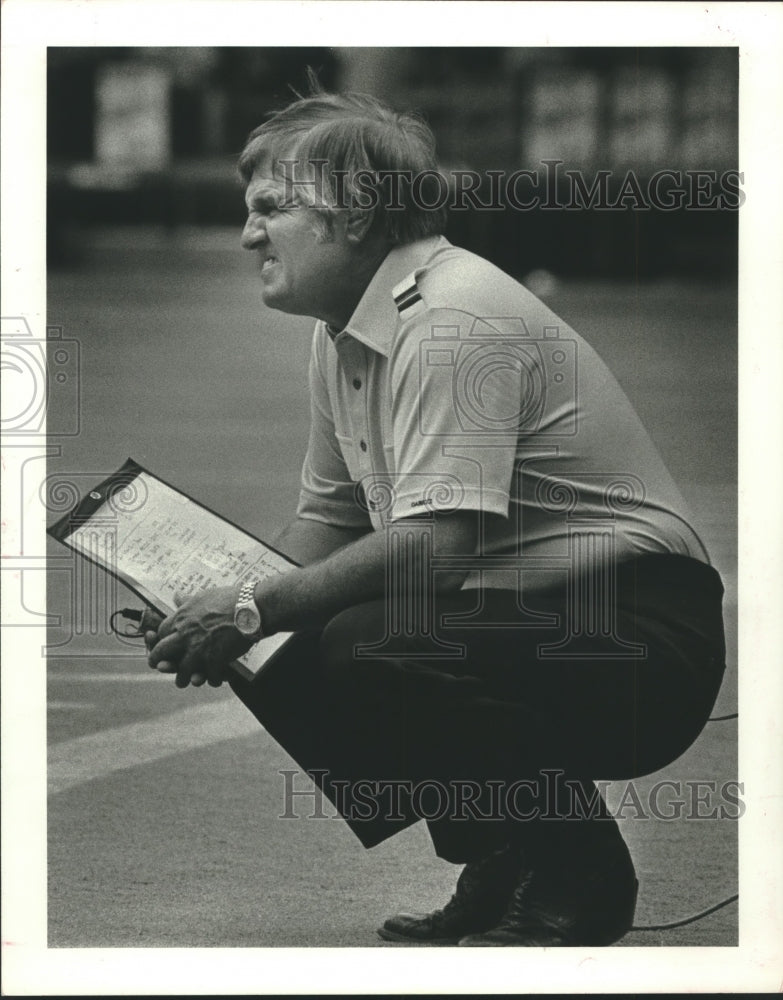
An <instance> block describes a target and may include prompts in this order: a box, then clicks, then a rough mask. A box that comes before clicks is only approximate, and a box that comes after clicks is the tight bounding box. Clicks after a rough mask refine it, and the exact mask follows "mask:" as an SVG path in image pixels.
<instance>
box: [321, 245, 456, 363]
mask: <svg viewBox="0 0 783 1000" xmlns="http://www.w3.org/2000/svg"><path fill="white" fill-rule="evenodd" d="M449 245H450V244H449V242H448V240H446V239H444V237H442V236H431V237H428V238H427V239H424V240H418V241H417V242H416V243H408V244H406V245H405V246H401V247H393V248H392V249H391V250H390V251H389V253H388V254H387V255H386V257H385V258H384V259H383V261H382V263H381V266H380V267H379V268H378V270H377V271H376V272H375V274H374V275H373V278H372V281H371V282H370V284H369V285H368V286H367V288H366V290H365V292H364V295H362V297H361V299H360V300H359V304H358V305H357V307H356V308H355V309H354V311H353V315H352V316H351V318H350V319H349V320H348V323H347V324H346V325H345V327H344V329H343V330H341V331H340V332H339V333H337V334H334V339H335V340H336V339H337V338H338V337H340V336H341V335H342V334H344V333H347V334H350V336H352V337H355V338H356V340H359V341H361V342H362V343H363V344H365V345H366V346H367V347H370V348H371V349H372V350H374V351H378V353H380V354H383V355H384V356H385V357H388V356H389V351H390V350H391V343H392V338H393V336H394V331H395V330H396V329H397V325H398V324H399V322H400V314H399V313H398V311H397V307H396V305H395V304H394V299H393V297H392V289H393V288H394V287H395V285H397V284H399V282H401V281H402V280H403V279H404V278H405V277H407V275H409V274H410V273H411V272H412V271H413V272H415V271H417V270H419V269H420V268H423V267H424V265H425V264H427V262H428V261H429V260H430V258H431V257H432V256H433V254H434V253H435V251H436V250H440V249H442V248H443V247H448V246H449Z"/></svg>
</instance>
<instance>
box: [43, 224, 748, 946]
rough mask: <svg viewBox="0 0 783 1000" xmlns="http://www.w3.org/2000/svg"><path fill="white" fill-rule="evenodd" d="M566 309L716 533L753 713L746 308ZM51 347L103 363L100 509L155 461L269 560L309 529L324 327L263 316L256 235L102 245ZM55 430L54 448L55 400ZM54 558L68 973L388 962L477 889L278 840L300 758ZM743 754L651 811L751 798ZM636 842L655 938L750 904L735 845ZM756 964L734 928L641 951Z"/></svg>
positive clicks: (641, 838)
mask: <svg viewBox="0 0 783 1000" xmlns="http://www.w3.org/2000/svg"><path fill="white" fill-rule="evenodd" d="M548 301H549V302H550V304H551V305H552V306H553V308H554V309H555V310H556V311H557V312H559V313H560V314H561V315H562V316H563V317H564V319H565V320H566V321H568V322H569V323H570V324H571V325H572V326H574V327H575V328H576V329H578V330H579V331H580V332H581V333H582V334H584V335H585V336H586V338H587V339H588V340H590V341H591V342H592V343H593V345H594V346H595V347H596V348H597V350H598V351H599V353H601V354H602V355H603V356H604V357H605V358H606V359H607V361H609V363H610V366H611V367H612V368H613V370H614V371H615V374H616V375H617V376H618V378H619V380H620V382H621V383H622V385H623V386H624V388H625V389H626V391H627V393H628V394H629V396H630V397H631V399H632V401H633V402H634V404H635V405H636V407H637V409H638V410H639V412H640V414H641V416H642V418H643V419H644V421H645V422H646V424H647V426H648V428H649V430H650V432H651V434H652V436H653V438H654V439H655V440H656V442H657V443H658V445H659V447H660V450H661V452H662V453H663V455H664V458H665V459H666V461H667V463H668V465H669V467H670V469H671V471H672V472H673V474H674V475H675V478H676V479H677V480H678V482H679V483H680V486H681V488H682V490H683V492H684V493H685V495H686V497H687V499H688V501H689V502H690V504H691V506H692V508H693V510H694V512H695V514H696V517H697V521H698V523H699V525H700V526H701V529H702V533H703V536H704V537H705V539H706V541H707V544H708V547H709V549H710V551H711V554H712V557H713V561H714V563H715V564H716V566H717V568H718V569H719V570H720V572H721V574H722V576H723V579H724V583H725V586H726V601H725V616H726V626H727V638H728V644H729V658H728V672H727V676H726V681H725V683H724V687H723V690H722V692H721V695H720V697H719V701H718V705H717V706H716V710H715V714H724V713H726V712H732V711H734V710H735V705H736V660H737V657H736V635H737V590H736V587H737V576H736V558H737V545H736V467H737V450H736V438H737V435H736V431H737V424H736V409H735V404H736V355H737V342H736V295H735V291H734V290H733V289H731V288H728V287H725V286H721V287H718V286H711V285H698V286H697V285H686V284H675V283H665V284H664V283H661V284H655V285H649V286H634V285H610V284H602V285H594V284H572V285H558V286H555V288H554V289H553V291H552V293H551V294H550V295H549V296H548ZM48 323H49V325H59V326H62V328H63V336H64V337H67V338H72V339H75V340H77V341H78V342H79V344H80V347H81V431H80V433H79V435H78V436H76V437H73V438H69V439H63V446H62V453H61V455H60V456H59V457H55V458H53V459H52V460H51V461H50V464H49V472H50V474H52V473H58V474H62V475H63V476H64V477H66V478H68V477H70V478H71V479H72V480H73V481H74V482H75V483H76V484H77V485H78V486H79V487H80V488H86V487H89V486H90V485H91V484H92V483H94V482H95V481H97V479H98V478H99V477H100V476H102V475H105V474H108V473H109V472H111V471H113V470H114V469H115V468H117V467H118V466H119V465H120V464H121V463H122V462H123V461H124V459H125V458H126V457H127V456H132V457H133V458H135V459H136V460H137V461H139V462H141V463H142V464H143V465H145V466H147V467H148V468H149V469H151V470H152V471H153V472H157V473H159V474H161V475H163V476H165V477H166V478H168V479H169V480H170V481H172V482H173V483H176V484H177V485H178V486H180V487H181V488H182V489H183V490H184V491H186V492H189V493H191V494H193V495H194V496H196V497H198V498H199V499H200V500H201V501H202V502H204V503H206V504H207V505H209V506H211V507H213V508H215V509H216V510H218V511H220V512H221V513H223V514H225V515H226V516H227V517H229V518H231V519H232V520H234V521H236V522H237V523H239V524H241V525H243V526H245V527H247V528H248V529H249V530H250V531H253V532H255V533H258V534H260V535H261V536H262V537H267V538H268V537H271V536H272V535H273V534H274V532H275V531H276V530H277V529H278V528H279V527H280V526H281V525H282V524H283V523H284V522H285V521H286V520H287V519H288V517H289V516H290V514H291V512H292V509H293V506H294V504H295V502H296V495H297V488H298V478H299V467H300V463H301V459H302V456H303V453H304V447H305V442H306V434H307V425H308V394H307V385H306V364H307V357H308V352H309V339H310V330H311V326H312V324H311V322H310V321H309V320H306V319H301V318H297V317H288V316H283V315H280V314H275V313H272V312H270V311H268V310H266V309H265V308H264V307H263V305H262V304H261V302H260V295H259V291H258V282H257V278H256V275H255V263H254V261H253V260H252V259H251V258H250V256H249V255H243V254H242V253H241V252H240V251H239V250H238V242H237V237H236V234H233V233H232V234H227V233H223V232H222V231H217V232H211V233H209V234H199V233H198V232H187V231H186V232H180V233H177V234H174V235H165V234H158V233H155V232H151V231H143V232H138V233H133V234H131V233H127V232H125V233H122V232H116V231H114V232H105V233H96V234H91V236H90V238H89V239H87V238H86V237H85V242H84V245H83V260H82V262H81V264H80V266H79V268H74V269H71V270H58V271H54V272H52V273H51V274H50V281H49V301H48ZM49 419H50V426H52V425H53V426H55V427H56V425H57V420H58V412H57V403H56V400H55V401H54V403H53V409H52V412H51V413H50V418H49ZM50 519H51V515H50ZM49 555H50V557H51V562H52V572H51V574H50V596H49V610H50V613H51V612H57V613H59V614H61V615H62V619H63V623H62V626H61V627H60V628H56V629H53V631H52V636H51V640H50V641H51V643H52V644H53V646H54V647H55V648H53V649H52V650H51V655H50V660H49V681H48V685H49V687H48V690H49V716H48V720H49V721H48V726H49V729H48V741H49V781H50V800H49V881H50V889H49V942H50V946H51V947H71V948H84V947H109V946H111V947H234V946H236V947H250V946H295V945H296V946H333V945H334V946H343V945H345V946H353V947H375V946H385V947H390V945H388V944H385V943H384V942H381V941H380V940H379V939H377V938H376V936H375V927H376V926H377V925H378V924H379V923H380V922H381V921H382V919H383V918H384V916H385V915H387V914H388V913H390V912H392V911H394V910H395V909H397V908H400V907H402V906H405V907H411V908H416V907H422V908H429V907H430V906H431V905H432V904H434V903H439V902H441V901H442V900H443V898H445V897H446V896H448V894H449V893H450V892H451V890H452V888H453V879H454V871H453V869H452V868H451V866H449V865H447V864H445V863H443V862H441V861H439V860H438V859H436V858H434V857H433V855H432V852H431V849H430V847H429V846H428V838H427V837H426V833H425V831H424V829H423V827H422V826H421V825H419V827H414V828H412V829H410V830H408V831H406V832H405V833H404V834H402V835H400V836H398V837H396V838H394V839H393V840H391V841H388V842H386V843H385V844H383V845H381V846H380V847H379V848H377V849H375V850H373V851H370V852H365V851H364V850H363V849H362V848H361V847H359V845H358V843H357V842H356V841H354V839H353V837H352V835H351V834H350V832H349V831H348V830H347V828H345V827H344V825H342V824H341V823H340V822H339V821H336V820H328V819H324V820H320V821H318V820H312V821H305V820H300V821H293V820H281V819H279V818H278V817H279V813H280V812H281V807H282V787H283V786H282V778H281V776H280V774H279V773H278V772H279V771H280V770H281V769H285V768H286V767H289V766H291V765H290V760H289V759H288V758H287V757H286V755H285V754H284V753H283V752H282V751H281V750H280V748H279V747H277V746H276V744H274V742H273V741H272V740H271V739H270V738H269V737H268V736H267V735H266V733H264V732H263V731H262V730H261V729H260V728H259V727H258V726H257V725H256V724H255V723H254V721H253V719H252V718H251V717H250V716H249V714H247V713H246V712H245V710H244V709H243V707H242V706H241V705H240V704H239V703H238V702H235V701H234V700H233V696H231V694H230V692H228V691H227V690H223V689H221V690H220V691H219V692H215V691H212V690H209V689H207V690H203V689H200V690H194V689H188V690H187V691H185V692H181V691H177V690H175V689H174V687H173V684H172V682H171V681H169V680H168V679H167V678H163V677H160V676H157V675H152V674H151V673H150V672H149V671H148V670H147V667H146V665H145V663H144V661H143V657H142V655H141V654H140V652H139V651H138V649H137V648H134V647H132V646H130V645H128V644H123V643H121V642H120V641H119V640H116V639H114V638H111V637H109V636H107V635H106V634H105V629H104V628H103V626H102V625H99V626H97V627H96V628H94V629H93V630H92V632H91V630H90V628H89V627H87V625H85V624H84V623H82V624H80V625H79V624H78V623H76V622H75V621H74V618H75V617H78V616H79V614H80V613H81V609H80V607H79V605H78V602H74V600H73V595H74V588H73V574H72V567H71V566H70V563H69V562H68V559H67V556H66V553H65V551H64V550H63V549H61V548H59V547H58V546H56V545H55V544H53V543H52V544H51V548H50V550H49ZM109 599H111V595H109ZM120 599H122V602H123V603H127V602H126V601H125V600H124V599H123V598H122V595H120ZM103 600H104V598H101V606H99V612H100V613H99V616H98V617H99V619H100V616H101V614H102V602H103ZM736 731H737V730H736V722H721V723H713V724H711V725H709V726H708V727H707V729H706V730H705V732H704V734H703V735H702V737H701V738H700V740H699V741H698V742H697V744H696V745H695V746H694V747H693V748H692V749H691V750H690V751H689V752H688V753H687V754H686V755H685V756H684V757H683V758H681V759H680V760H679V761H677V762H676V763H675V764H673V765H672V766H671V767H670V768H667V770H666V772H665V773H661V774H658V775H654V776H651V777H650V778H649V779H644V781H642V782H638V783H637V785H638V788H639V789H640V792H641V793H642V794H643V793H644V790H645V788H649V787H650V786H651V784H652V783H653V782H654V781H656V780H660V779H661V778H670V779H672V780H675V781H685V780H686V779H692V780H704V781H710V780H713V781H717V782H718V783H720V782H722V781H725V780H728V779H736V777H737V743H736ZM622 792H623V789H622V788H612V789H611V790H610V800H611V799H612V798H613V797H614V800H615V801H618V800H619V799H618V797H619V796H621V795H622ZM624 832H625V834H626V836H627V839H628V841H629V843H630V845H631V847H632V851H633V854H634V857H635V860H636V864H637V869H638V872H639V877H640V881H641V890H640V897H639V904H638V908H637V923H639V924H648V923H659V922H662V921H666V920H673V919H676V918H678V917H680V916H684V915H687V914H689V913H691V912H694V911H697V910H699V909H701V908H703V907H706V906H709V905H710V904H711V903H713V902H716V901H718V900H719V899H721V898H723V897H726V896H728V895H730V894H731V893H733V892H735V891H736V885H737V840H736V823H735V822H733V821H732V820H730V819H723V820H719V819H713V820H706V819H705V820H701V821H687V820H685V819H680V820H672V821H662V820H655V819H652V820H644V821H637V820H634V819H633V818H631V816H629V818H627V819H626V820H625V821H624ZM736 941H737V909H736V906H730V907H728V908H726V909H724V910H721V911H720V912H719V913H716V914H714V915H713V916H710V917H708V918H706V919H704V920H702V921H699V922H698V923H695V924H691V925H689V926H686V927H683V928H680V929H677V930H671V931H665V932H656V933H645V934H643V933H640V932H639V933H632V934H630V935H629V936H628V937H627V938H626V939H625V940H624V941H623V942H622V945H623V946H651V945H653V946H655V945H663V944H665V945H733V944H735V943H736ZM391 947H393V946H391Z"/></svg>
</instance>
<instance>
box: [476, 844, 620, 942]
mask: <svg viewBox="0 0 783 1000" xmlns="http://www.w3.org/2000/svg"><path fill="white" fill-rule="evenodd" d="M623 846H624V845H623ZM624 854H625V856H623V854H619V856H615V857H614V858H610V857H609V856H607V855H604V856H602V857H596V858H593V859H591V860H592V863H589V862H588V861H587V859H583V863H582V865H580V866H579V867H576V866H574V865H573V864H567V865H566V866H564V867H561V868H558V869H556V868H554V867H551V866H547V865H545V866H543V867H542V868H538V869H534V870H533V871H527V872H525V873H523V876H522V878H521V879H520V881H519V884H518V885H517V887H516V889H515V890H514V893H513V894H512V897H511V900H510V902H509V904H508V907H507V909H506V911H505V913H504V914H503V916H502V918H501V919H500V921H499V922H498V924H497V925H496V926H495V927H493V928H491V929H489V930H486V931H483V932H478V933H476V932H473V933H471V934H469V935H466V936H465V937H463V938H462V939H461V940H460V942H459V944H460V946H461V947H502V946H515V947H523V948H553V947H555V948H557V947H572V948H573V947H596V946H599V947H600V946H605V945H610V944H614V942H615V941H619V940H620V938H622V937H624V936H625V934H627V933H628V931H629V930H630V929H631V927H632V926H633V918H634V912H635V910H636V896H637V892H638V889H639V883H638V881H637V879H636V876H635V873H634V870H633V864H632V862H631V860H630V855H628V854H627V851H625V852H624ZM610 861H613V862H614V863H613V864H612V863H609V862H610Z"/></svg>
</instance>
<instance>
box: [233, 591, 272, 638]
mask: <svg viewBox="0 0 783 1000" xmlns="http://www.w3.org/2000/svg"><path fill="white" fill-rule="evenodd" d="M255 589H256V583H255V581H253V580H246V581H244V582H243V583H241V584H240V586H239V591H238V593H237V597H236V601H235V604H234V627H235V628H236V629H237V631H238V632H239V633H240V634H241V635H242V636H244V637H245V638H246V639H248V640H250V641H251V642H253V643H256V642H258V641H259V640H261V639H263V638H264V636H265V635H266V634H267V632H266V630H265V629H264V623H263V619H262V617H261V611H260V608H259V606H258V604H257V602H256V600H255Z"/></svg>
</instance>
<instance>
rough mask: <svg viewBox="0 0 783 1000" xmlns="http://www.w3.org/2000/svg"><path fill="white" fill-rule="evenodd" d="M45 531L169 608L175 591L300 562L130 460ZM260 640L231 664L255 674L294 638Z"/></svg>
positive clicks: (260, 576) (275, 571)
mask: <svg viewBox="0 0 783 1000" xmlns="http://www.w3.org/2000/svg"><path fill="white" fill-rule="evenodd" d="M48 533H49V534H50V535H51V536H52V537H53V538H56V539H57V540H58V541H60V542H62V543H63V544H64V545H66V546H68V547H69V548H71V549H73V550H74V551H75V552H77V553H79V555H81V556H83V557H84V558H85V559H88V560H90V561H91V562H93V563H96V564H97V565H98V566H101V567H102V568H103V569H105V570H106V571H107V572H108V573H111V574H113V575H114V576H116V577H117V578H118V579H119V580H121V581H122V582H123V583H124V584H125V585H126V586H127V587H129V588H130V589H131V590H132V591H133V592H134V593H135V594H137V595H138V596H139V597H141V598H142V600H144V601H145V603H147V604H149V605H150V606H151V607H153V608H155V609H156V610H157V611H159V612H163V613H165V614H169V613H171V612H172V611H173V610H174V608H175V603H174V595H175V594H177V593H179V594H182V595H184V596H185V597H189V596H190V595H192V594H195V593H197V592H198V591H201V590H205V589H207V588H209V587H220V586H228V585H232V584H238V583H239V582H241V581H244V580H248V579H256V580H264V579H268V578H269V577H271V576H277V575H279V574H281V573H286V572H288V571H289V570H291V569H293V567H294V566H295V565H296V564H295V563H293V562H291V560H289V559H287V558H286V557H285V556H283V555H282V554H281V553H280V552H278V551H276V550H275V549H273V548H271V547H270V546H269V545H267V544H265V543H264V542H262V541H260V540H259V539H257V538H255V537H254V536H253V535H250V534H249V533H248V532H246V531H243V530H242V529H241V528H238V527H237V526H236V525H234V524H232V523H231V522H230V521H227V520H226V519H225V518H222V517H220V516H219V515H218V514H215V513H214V512H213V511H211V510H209V509H208V508H207V507H204V506H203V505H202V504H199V503H198V502H197V501H195V500H193V499H191V498H190V497H188V496H186V495H185V494H184V493H181V492H180V491H179V490H177V489H175V488H174V487H173V486H170V485H169V484H168V483H166V482H164V481H163V480H161V479H159V478H158V477H157V476H154V475H153V474H152V473H150V472H148V471H147V470H146V469H144V468H142V466H140V465H139V464H138V463H137V462H134V461H133V459H128V461H127V462H126V463H125V464H124V465H123V466H122V467H121V468H120V469H118V470H117V472H116V473H114V475H112V476H110V477H109V478H108V479H105V480H104V481H103V482H102V483H99V484H97V485H96V486H95V488H94V489H93V490H91V491H90V492H89V493H88V494H87V496H85V497H84V498H83V499H82V500H81V501H80V503H79V504H77V506H76V507H75V508H74V509H73V510H72V511H71V512H70V513H69V514H67V515H66V516H65V517H63V518H62V519H61V520H60V521H58V522H57V523H56V524H54V525H53V526H52V527H50V528H49V529H48ZM290 637H291V633H289V632H283V633H277V634H275V635H273V636H269V637H268V638H266V639H262V640H261V642H259V643H256V645H255V646H253V648H252V649H251V650H249V652H248V653H246V654H245V655H244V656H243V657H241V658H240V659H239V660H237V661H235V662H234V663H233V664H232V667H233V668H234V669H235V670H237V672H238V673H240V674H241V675H242V676H243V677H245V678H248V679H252V678H254V677H256V676H257V675H258V673H259V672H260V671H261V670H262V669H263V667H264V666H265V665H266V664H267V663H268V662H269V661H270V659H271V658H272V657H273V656H274V655H275V654H276V653H277V652H278V651H279V650H280V648H281V647H282V646H283V645H285V643H286V642H287V641H288V640H289V639H290Z"/></svg>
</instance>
